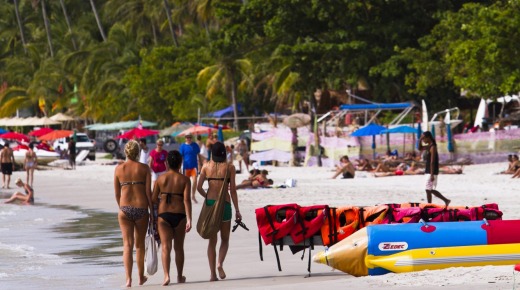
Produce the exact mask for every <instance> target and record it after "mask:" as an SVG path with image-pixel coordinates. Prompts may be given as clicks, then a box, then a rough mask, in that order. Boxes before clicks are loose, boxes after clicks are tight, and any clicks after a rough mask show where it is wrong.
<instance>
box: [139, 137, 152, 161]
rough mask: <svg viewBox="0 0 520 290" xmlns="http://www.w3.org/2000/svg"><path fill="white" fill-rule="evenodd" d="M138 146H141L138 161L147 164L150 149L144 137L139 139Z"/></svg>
mask: <svg viewBox="0 0 520 290" xmlns="http://www.w3.org/2000/svg"><path fill="white" fill-rule="evenodd" d="M139 147H141V154H139V162H141V163H143V164H148V159H149V158H150V149H149V148H148V146H147V145H146V138H141V139H139Z"/></svg>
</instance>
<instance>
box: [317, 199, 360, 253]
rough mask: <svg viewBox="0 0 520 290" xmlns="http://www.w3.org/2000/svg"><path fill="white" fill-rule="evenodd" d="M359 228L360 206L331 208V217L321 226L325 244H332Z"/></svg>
mask: <svg viewBox="0 0 520 290" xmlns="http://www.w3.org/2000/svg"><path fill="white" fill-rule="evenodd" d="M358 229H359V207H357V206H345V207H338V208H330V217H329V218H328V219H327V220H326V221H325V223H324V224H323V226H322V227H321V239H322V241H323V245H325V246H332V245H334V244H335V243H337V242H339V241H341V240H343V239H344V238H346V237H348V236H350V235H351V234H353V233H354V232H356V231H357V230H358Z"/></svg>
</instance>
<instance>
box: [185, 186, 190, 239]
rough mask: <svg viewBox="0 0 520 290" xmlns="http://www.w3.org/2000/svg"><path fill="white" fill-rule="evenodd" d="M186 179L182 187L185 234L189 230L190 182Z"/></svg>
mask: <svg viewBox="0 0 520 290" xmlns="http://www.w3.org/2000/svg"><path fill="white" fill-rule="evenodd" d="M185 178H186V185H185V186H184V210H185V211H186V232H189V231H190V230H191V180H190V178H189V177H185Z"/></svg>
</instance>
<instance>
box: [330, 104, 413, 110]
mask: <svg viewBox="0 0 520 290" xmlns="http://www.w3.org/2000/svg"><path fill="white" fill-rule="evenodd" d="M413 106H414V104H413V103H391V104H353V105H341V106H340V107H339V109H340V110H351V111H354V110H379V109H382V110H384V109H386V110H391V109H396V110H397V109H406V108H410V107H413Z"/></svg>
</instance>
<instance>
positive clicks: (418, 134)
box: [415, 123, 422, 149]
mask: <svg viewBox="0 0 520 290" xmlns="http://www.w3.org/2000/svg"><path fill="white" fill-rule="evenodd" d="M421 135H422V129H421V123H417V144H415V147H417V149H419V140H420V139H421Z"/></svg>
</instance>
